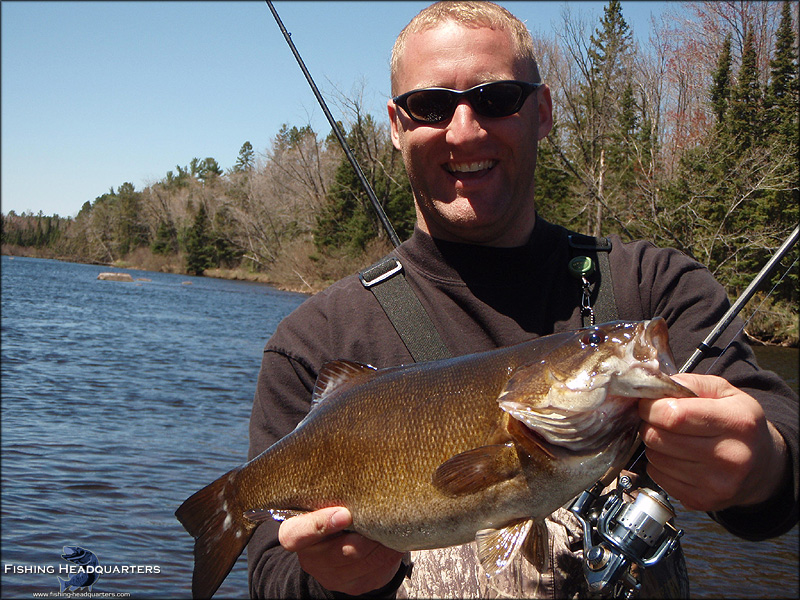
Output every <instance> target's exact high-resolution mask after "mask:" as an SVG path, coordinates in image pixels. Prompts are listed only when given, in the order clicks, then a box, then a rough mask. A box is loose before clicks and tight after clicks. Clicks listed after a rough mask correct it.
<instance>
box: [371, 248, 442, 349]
mask: <svg viewBox="0 0 800 600" xmlns="http://www.w3.org/2000/svg"><path fill="white" fill-rule="evenodd" d="M358 277H359V279H361V283H362V284H363V285H364V287H365V288H367V289H368V290H369V291H371V292H372V293H373V295H374V296H375V298H376V299H377V300H378V302H379V303H380V305H381V307H383V310H384V312H385V313H386V316H387V317H389V320H390V321H391V322H392V325H393V326H394V328H395V329H396V330H397V333H398V334H400V338H401V339H402V340H403V343H404V344H405V345H406V348H408V351H409V352H410V353H411V356H412V357H413V358H414V360H415V361H416V362H423V361H426V360H437V359H440V358H450V356H451V354H450V351H449V350H448V349H447V346H445V345H444V342H443V341H442V338H441V337H439V332H438V331H436V327H435V326H434V324H433V321H431V318H430V317H429V316H428V313H427V312H426V311H425V308H424V307H423V306H422V304H421V303H420V301H419V298H417V296H416V294H414V290H412V289H411V286H410V285H409V284H408V281H406V278H405V275H403V265H402V264H401V263H400V261H399V260H398V259H397V258H395V257H394V256H386V257H384V258H382V259H381V260H379V261H378V262H376V263H375V264H374V265H372V266H371V267H367V268H366V269H364V270H363V271H361V272H360V273H359V274H358Z"/></svg>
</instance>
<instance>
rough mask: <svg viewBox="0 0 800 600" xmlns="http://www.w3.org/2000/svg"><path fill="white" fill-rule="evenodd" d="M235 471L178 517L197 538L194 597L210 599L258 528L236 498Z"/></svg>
mask: <svg viewBox="0 0 800 600" xmlns="http://www.w3.org/2000/svg"><path fill="white" fill-rule="evenodd" d="M237 475H238V469H235V470H233V471H231V472H229V473H227V474H225V475H223V476H222V477H220V478H219V479H217V480H216V481H215V482H214V483H211V484H209V485H207V486H206V487H204V488H203V489H202V490H200V491H199V492H197V493H195V494H194V495H192V496H190V497H189V498H188V499H186V501H185V502H184V503H183V504H181V506H180V507H179V508H178V510H177V511H175V516H176V517H177V518H178V520H179V521H180V522H181V524H182V525H183V526H184V528H185V529H186V531H188V532H189V533H190V534H191V535H192V536H193V537H194V538H195V543H194V573H193V574H192V596H193V597H194V598H210V597H211V596H213V595H214V592H216V591H217V588H219V586H220V585H221V584H222V582H223V581H224V580H225V578H226V577H227V576H228V573H230V572H231V569H232V568H233V565H234V564H235V563H236V559H237V558H239V555H240V554H241V553H242V551H243V550H244V547H245V546H246V545H247V542H248V541H249V540H250V537H251V536H252V535H253V531H254V530H255V528H256V526H257V524H256V523H253V522H252V521H249V520H248V519H246V518H245V516H244V513H243V511H242V510H241V509H240V508H239V503H238V501H237V497H236V486H235V482H236V478H237Z"/></svg>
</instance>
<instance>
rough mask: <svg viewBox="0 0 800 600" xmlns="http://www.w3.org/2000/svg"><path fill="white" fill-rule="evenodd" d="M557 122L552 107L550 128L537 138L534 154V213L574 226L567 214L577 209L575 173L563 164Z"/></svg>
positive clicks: (558, 222) (559, 223)
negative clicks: (547, 132)
mask: <svg viewBox="0 0 800 600" xmlns="http://www.w3.org/2000/svg"><path fill="white" fill-rule="evenodd" d="M559 130H560V125H559V123H558V119H557V116H556V111H555V109H554V110H553V129H552V130H551V131H550V133H549V135H548V136H547V138H545V139H544V140H541V141H540V142H539V152H538V156H537V158H536V172H535V174H534V177H535V189H536V213H537V214H538V215H541V216H542V218H544V219H546V220H547V221H550V222H551V223H556V224H557V225H562V226H564V227H573V228H574V227H575V223H574V222H572V220H571V216H572V215H573V214H575V212H577V209H576V207H575V206H574V204H575V195H574V194H573V193H572V186H573V185H575V183H576V182H575V175H574V174H573V173H572V172H571V171H569V170H567V169H565V168H564V165H563V164H562V160H561V156H560V154H559V152H558V150H557V149H558V148H560V147H561V144H560V140H559Z"/></svg>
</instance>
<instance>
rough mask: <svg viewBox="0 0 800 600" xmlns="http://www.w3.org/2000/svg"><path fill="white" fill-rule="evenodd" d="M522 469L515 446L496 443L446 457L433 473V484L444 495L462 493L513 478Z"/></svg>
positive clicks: (468, 492)
mask: <svg viewBox="0 0 800 600" xmlns="http://www.w3.org/2000/svg"><path fill="white" fill-rule="evenodd" d="M519 472H520V462H519V457H518V456H517V452H516V449H515V448H514V446H513V445H511V444H495V445H492V446H481V447H480V448H474V449H472V450H467V451H466V452H462V453H460V454H456V455H455V456H454V457H452V458H450V459H448V460H446V461H445V462H443V463H442V464H441V465H439V467H438V468H437V469H436V471H435V472H434V474H433V478H432V483H433V485H434V487H436V488H437V489H439V490H440V491H442V492H444V493H445V494H448V495H450V496H462V495H465V494H474V493H475V492H479V491H481V490H484V489H486V488H488V487H491V486H493V485H495V484H498V483H501V482H503V481H507V480H509V479H513V478H514V477H515V476H516V475H517V474H518V473H519Z"/></svg>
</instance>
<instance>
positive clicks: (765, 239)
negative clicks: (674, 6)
mask: <svg viewBox="0 0 800 600" xmlns="http://www.w3.org/2000/svg"><path fill="white" fill-rule="evenodd" d="M797 7H798V5H797V4H796V3H790V2H732V1H731V2H716V1H715V2H692V3H686V7H685V8H686V11H685V12H684V14H683V16H682V17H681V19H680V20H678V18H677V17H671V16H665V17H663V18H662V20H661V21H660V22H654V23H653V24H652V29H651V31H650V36H649V42H648V43H644V44H642V43H639V42H637V41H636V39H635V38H634V36H633V32H632V31H631V29H630V27H629V25H628V24H627V22H626V21H625V17H624V15H623V12H622V8H621V5H620V3H619V1H618V0H611V1H610V2H609V3H608V4H607V6H606V7H605V9H604V12H603V16H602V18H601V19H600V20H599V22H594V23H589V22H587V21H586V18H585V16H584V15H579V14H575V13H574V12H572V11H571V9H570V8H569V4H566V5H565V8H564V9H563V13H562V23H561V24H560V27H559V29H558V30H557V31H552V30H548V31H547V32H546V33H541V32H537V31H533V32H532V33H533V36H534V42H535V44H536V46H537V51H538V56H539V59H540V68H541V72H542V77H543V80H544V81H545V82H546V83H548V85H549V86H550V89H551V91H552V95H553V103H554V128H553V131H552V133H551V134H550V135H549V136H548V138H547V139H546V140H543V141H542V142H541V143H540V145H539V159H538V167H537V173H536V199H537V200H536V201H537V208H538V211H539V213H540V214H541V215H542V216H543V217H544V218H546V219H548V220H550V221H553V222H555V223H558V224H561V225H564V226H566V227H569V228H571V229H574V230H577V231H581V232H584V233H587V234H591V235H600V234H602V235H606V234H609V233H617V234H619V235H621V236H622V238H623V239H626V240H627V239H634V238H644V239H649V240H651V241H653V242H654V243H655V244H656V245H659V246H671V247H675V248H678V249H679V250H681V251H683V252H685V253H686V254H688V255H690V256H692V257H694V258H695V259H697V260H698V261H700V262H701V263H703V264H705V265H707V266H708V267H709V269H710V270H711V271H712V272H713V273H714V274H715V276H716V277H717V278H718V279H719V280H720V281H721V282H722V283H723V284H725V285H726V286H727V288H728V292H729V294H730V296H731V297H735V296H737V295H738V294H739V293H740V292H741V291H742V290H743V289H744V287H745V286H746V285H747V284H748V283H749V281H750V280H751V279H752V277H753V276H754V275H755V273H757V272H758V270H759V269H760V268H761V266H762V265H763V264H765V263H766V262H767V260H768V259H769V257H770V256H771V255H772V253H773V252H774V251H775V250H776V249H777V248H778V247H779V246H780V244H781V243H782V242H783V241H784V239H785V238H786V237H787V236H788V235H789V233H790V232H791V230H792V229H793V228H794V227H795V226H796V225H797V223H798V203H799V202H800V192H799V191H798V190H799V189H800V184H799V182H798V180H799V179H800V174H799V171H800V169H799V168H798V137H799V136H800V131H799V129H798V105H799V102H800V94H799V93H798V74H797V70H798V54H797V52H798V44H797V39H798V25H797V23H798V15H797ZM687 14H688V16H689V18H688V19H687V18H686V16H687ZM339 100H340V102H339V103H340V105H341V108H342V112H343V114H345V115H346V122H344V123H342V128H343V130H344V131H345V132H346V137H347V141H348V143H349V145H350V147H351V148H352V150H353V153H354V154H355V156H356V158H357V159H358V161H359V164H360V165H361V167H362V169H363V171H364V174H365V176H366V177H367V179H368V180H369V182H370V184H371V185H372V187H373V189H374V190H375V193H376V195H377V197H378V199H379V201H380V202H381V204H382V205H383V206H384V208H385V210H386V213H387V215H388V217H389V219H390V221H391V222H392V223H393V225H394V227H395V229H396V230H397V232H398V234H399V236H400V237H401V238H402V239H405V238H406V237H408V236H409V235H410V234H411V232H412V230H413V226H414V218H415V213H414V206H413V199H412V194H411V189H410V185H409V182H408V178H407V176H406V174H405V170H404V168H403V164H402V160H401V158H400V156H399V154H398V152H397V151H396V150H394V148H393V147H392V144H391V140H390V135H389V127H388V123H387V119H386V118H385V117H384V116H380V117H374V116H373V115H370V114H365V113H364V111H363V107H362V103H361V101H360V98H346V97H343V96H342V97H341V98H340V99H339ZM53 193H54V194H56V193H58V191H57V190H54V191H53ZM2 244H3V252H4V253H16V254H28V255H35V256H48V257H55V258H62V259H67V260H73V261H78V262H92V263H103V264H116V265H118V266H136V267H143V268H148V269H156V270H158V269H160V270H167V271H168V270H172V271H183V272H188V273H193V274H202V273H206V274H213V275H230V274H231V273H234V274H238V275H236V276H242V277H257V276H261V277H263V278H264V280H268V281H270V282H272V283H275V284H278V285H280V286H282V287H286V288H291V289H297V290H302V291H316V290H318V289H320V288H321V287H323V286H324V285H326V284H329V283H331V282H332V281H334V280H335V279H337V278H339V277H341V276H344V275H345V274H348V273H350V272H353V271H354V270H355V269H357V268H359V267H361V266H363V265H365V264H369V262H370V261H371V260H374V259H376V258H378V257H379V256H380V255H381V254H382V253H384V252H386V251H387V250H388V249H389V243H388V241H387V239H386V234H385V233H384V232H383V230H382V228H381V226H380V222H379V221H378V219H377V218H376V216H375V214H374V211H373V210H372V209H371V207H370V204H369V200H368V198H367V195H366V193H365V192H364V191H363V190H362V188H361V185H360V183H359V181H358V178H357V177H356V175H355V173H354V172H353V169H352V168H351V166H350V164H349V162H348V161H347V159H346V157H345V156H344V153H343V151H342V150H341V148H340V147H339V144H338V142H337V140H336V138H335V137H334V136H333V135H332V134H329V135H327V136H324V135H321V134H320V133H319V132H316V131H314V130H313V129H312V128H311V127H310V126H308V125H302V126H297V125H288V124H287V125H284V126H283V127H282V128H281V130H280V131H279V132H278V133H277V134H276V135H275V137H274V138H273V140H272V142H271V145H270V147H268V148H266V149H263V150H262V151H259V152H256V150H255V149H254V148H253V147H252V145H251V144H250V143H249V142H245V143H244V144H243V145H242V147H241V150H240V151H239V155H238V158H237V160H236V162H235V164H234V165H233V166H231V167H229V168H227V169H223V168H222V167H221V166H220V165H219V164H218V163H217V161H216V160H215V159H214V158H210V157H209V158H205V159H200V158H194V159H192V160H191V161H190V163H189V164H188V165H186V166H180V165H178V166H176V168H175V170H174V171H168V172H167V173H166V175H165V177H164V178H162V179H161V180H159V181H157V182H154V183H152V184H150V185H147V186H146V187H144V189H141V190H137V189H135V187H134V185H133V184H131V183H129V182H124V183H121V184H120V185H119V186H118V187H117V188H116V189H114V188H111V189H110V190H109V191H108V192H107V193H105V194H102V195H101V196H98V197H97V198H95V199H94V200H93V201H88V200H87V202H86V203H85V204H84V205H83V207H82V208H81V210H80V212H79V213H78V214H77V216H75V217H74V218H72V217H68V218H63V217H59V216H57V215H53V216H46V215H43V214H41V213H40V214H38V215H34V214H22V215H17V214H14V213H13V212H10V213H8V214H4V215H3V219H2ZM790 254H791V258H790V260H789V261H788V262H787V265H788V264H790V263H791V260H793V259H794V258H795V257H796V256H797V250H796V249H795V251H794V252H792V253H790ZM777 271H779V273H778V274H776V275H775V276H774V277H773V285H774V286H775V289H774V292H772V294H771V295H770V296H769V298H768V300H767V302H766V303H765V304H764V305H763V306H761V308H760V310H759V311H758V313H757V314H756V318H754V321H753V322H751V323H750V324H749V325H748V332H749V333H751V335H753V336H755V337H758V338H762V339H764V340H766V341H771V340H780V341H783V342H788V343H792V344H795V345H796V344H797V339H798V323H797V305H798V297H797V291H798V277H797V267H796V266H795V267H794V268H793V269H792V270H791V271H789V273H788V275H785V276H784V277H783V279H782V280H781V279H780V276H781V275H784V274H785V272H786V266H784V267H783V268H782V269H781V268H779V269H777ZM751 310H752V309H751Z"/></svg>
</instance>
